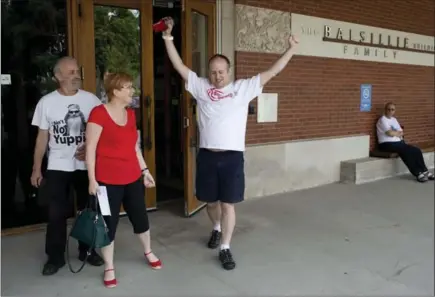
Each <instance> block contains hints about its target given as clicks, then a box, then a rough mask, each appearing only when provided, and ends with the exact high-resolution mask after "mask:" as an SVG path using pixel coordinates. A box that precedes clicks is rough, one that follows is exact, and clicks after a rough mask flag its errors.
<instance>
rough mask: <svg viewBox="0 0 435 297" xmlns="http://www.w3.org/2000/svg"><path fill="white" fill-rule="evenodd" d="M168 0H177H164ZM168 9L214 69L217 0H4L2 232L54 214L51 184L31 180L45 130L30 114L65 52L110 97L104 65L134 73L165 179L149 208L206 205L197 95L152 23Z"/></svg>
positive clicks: (182, 41) (156, 163)
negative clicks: (200, 180) (199, 169)
mask: <svg viewBox="0 0 435 297" xmlns="http://www.w3.org/2000/svg"><path fill="white" fill-rule="evenodd" d="M168 2H171V3H173V4H174V7H173V8H171V9H167V8H166V9H164V8H158V7H157V5H156V4H160V5H163V4H162V3H166V4H167V3H168ZM167 15H169V16H172V17H173V18H174V19H175V20H176V26H175V29H174V32H173V34H174V37H175V43H176V46H177V48H178V50H179V52H180V53H181V54H182V58H183V62H184V63H185V64H186V65H187V66H188V67H189V68H191V69H193V70H194V71H195V72H197V73H198V75H201V76H204V75H206V69H207V62H208V58H209V57H210V56H211V55H213V54H214V53H215V42H214V40H215V36H216V35H215V1H214V0H183V1H179V0H174V1H162V0H159V1H157V0H156V1H153V0H64V1H59V0H20V1H15V0H12V1H1V20H2V26H3V27H4V28H8V30H2V37H1V38H2V74H5V75H10V77H11V83H10V84H2V86H1V124H2V151H1V154H2V161H3V162H2V164H1V166H2V168H1V169H2V173H3V174H2V181H1V184H2V189H1V191H2V193H1V197H2V202H1V203H2V234H11V233H20V232H26V231H30V230H34V229H36V228H41V227H44V226H45V223H46V221H47V215H46V208H45V206H46V201H45V200H44V196H45V195H44V193H43V187H41V189H35V188H33V187H32V186H31V184H30V176H31V171H32V166H33V150H34V145H35V139H36V135H37V129H36V128H33V127H32V126H31V120H32V117H33V111H34V108H35V107H36V104H37V102H38V100H39V99H40V98H41V97H42V96H43V95H45V94H47V93H49V92H51V91H53V90H54V89H55V88H56V84H55V82H54V81H53V72H52V67H53V66H54V64H55V62H56V60H57V59H59V58H61V57H63V56H66V55H71V56H74V57H76V58H77V60H78V62H79V65H80V66H81V70H82V79H83V89H85V90H87V91H90V92H93V93H95V94H96V95H97V96H98V97H99V98H100V99H102V100H103V101H104V100H105V94H104V90H103V88H102V79H103V78H104V73H106V72H110V71H126V72H129V73H130V74H132V75H133V76H134V78H135V81H134V83H135V89H136V91H135V95H134V96H135V100H134V105H133V108H135V110H136V117H137V129H138V134H139V135H140V136H141V137H140V142H141V147H142V150H143V153H144V157H145V160H146V162H147V165H148V168H149V169H150V171H151V173H152V174H153V176H155V177H156V180H157V183H158V184H157V188H153V189H147V190H146V193H145V197H144V199H145V201H146V205H147V209H148V210H154V209H157V206H158V204H157V202H164V201H167V200H172V199H176V200H175V201H180V202H182V201H183V199H181V198H184V203H183V205H180V213H181V212H183V213H184V215H185V216H191V215H193V214H194V213H196V212H197V211H198V210H199V209H201V208H202V207H203V206H204V205H203V204H202V203H200V202H199V201H198V200H197V199H196V197H195V185H194V176H195V157H196V152H197V146H198V143H199V142H198V135H197V134H198V131H197V126H196V112H195V111H196V108H195V100H194V98H191V96H190V95H189V94H188V93H187V92H186V91H185V90H184V82H182V81H181V78H180V77H179V75H178V74H177V73H175V71H174V70H173V69H172V66H171V65H170V63H168V61H166V62H164V61H165V54H166V51H165V50H164V49H163V46H164V43H163V40H161V34H160V33H159V34H154V33H153V31H152V24H153V23H154V22H155V21H158V20H159V19H160V18H161V17H163V16H167ZM23 20H24V21H23ZM18 27H19V29H14V28H18ZM165 65H166V66H165ZM6 81H7V79H6V80H5V82H6ZM166 85H167V86H169V88H167V89H166ZM162 86H163V91H162V90H161V89H162ZM165 115H166V116H165ZM44 165H45V164H43V169H45V167H44ZM43 174H44V172H43ZM72 197H73V196H72ZM179 198H180V199H179ZM121 212H122V210H121ZM73 215H74V204H73V203H72V204H71V216H73ZM23 226H28V227H26V228H23ZM14 227H19V230H18V229H14V230H12V229H10V228H14ZM5 229H9V230H8V231H6V232H5V231H3V230H5Z"/></svg>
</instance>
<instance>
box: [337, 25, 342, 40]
mask: <svg viewBox="0 0 435 297" xmlns="http://www.w3.org/2000/svg"><path fill="white" fill-rule="evenodd" d="M336 38H337V39H341V40H343V31H342V30H341V29H340V28H338V30H337V37H336Z"/></svg>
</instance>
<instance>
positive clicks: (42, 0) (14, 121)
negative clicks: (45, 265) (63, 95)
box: [1, 0, 74, 235]
mask: <svg viewBox="0 0 435 297" xmlns="http://www.w3.org/2000/svg"><path fill="white" fill-rule="evenodd" d="M70 4H71V2H70V0H63V1H62V0H20V1H1V26H2V32H1V77H2V79H1V129H2V130H1V138H2V139H1V140H2V142H1V159H2V162H1V171H2V176H1V185H2V187H1V225H2V235H4V234H12V233H21V232H26V231H30V230H33V229H35V228H39V227H42V226H43V224H44V223H46V221H47V219H48V215H47V211H46V209H47V208H46V206H47V203H48V201H47V200H46V195H43V187H40V188H38V189H36V188H33V187H32V185H31V183H30V176H31V174H32V166H33V153H34V147H35V140H36V136H37V133H38V129H37V128H35V127H33V126H32V125H31V122H32V117H33V113H34V110H35V107H36V104H37V103H38V101H39V99H40V98H41V97H42V96H44V95H46V94H48V93H50V92H52V91H54V90H55V89H56V88H57V85H56V83H55V81H54V80H53V66H54V64H55V63H56V60H57V59H59V58H61V57H63V56H66V55H73V54H74V52H73V48H72V47H71V42H72V38H71V26H70V21H69V20H70V16H71V15H70V13H71V11H70V9H69V7H70ZM45 167H46V160H44V162H43V170H42V171H43V172H42V174H43V176H44V173H45V172H44V171H45V170H44V169H45ZM70 214H71V216H72V215H73V214H74V209H73V207H71V213H70ZM5 229H7V230H6V231H4V230H5Z"/></svg>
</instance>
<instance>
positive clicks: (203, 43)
mask: <svg viewBox="0 0 435 297" xmlns="http://www.w3.org/2000/svg"><path fill="white" fill-rule="evenodd" d="M215 11H216V10H215V4H214V3H208V2H206V1H200V0H185V11H184V14H183V17H184V18H183V28H184V34H185V35H184V36H185V38H184V39H183V40H184V43H183V50H184V51H183V61H184V63H186V65H187V66H188V67H189V68H190V69H192V70H193V71H195V72H196V73H197V74H198V76H201V77H207V76H208V72H207V70H208V59H209V58H210V57H211V56H213V55H214V54H215V38H216V34H215ZM183 97H184V98H185V100H183V119H184V122H183V125H184V132H185V133H184V151H185V154H184V180H185V181H184V184H185V187H184V189H185V192H184V199H185V215H186V216H191V215H193V214H195V213H196V212H198V211H199V210H200V209H201V208H203V207H204V206H205V204H204V203H202V202H200V201H198V199H196V196H195V171H196V154H197V152H198V148H199V134H198V127H197V113H196V100H195V98H192V96H190V94H189V93H187V92H186V91H184V94H183Z"/></svg>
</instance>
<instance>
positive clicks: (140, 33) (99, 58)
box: [77, 0, 156, 213]
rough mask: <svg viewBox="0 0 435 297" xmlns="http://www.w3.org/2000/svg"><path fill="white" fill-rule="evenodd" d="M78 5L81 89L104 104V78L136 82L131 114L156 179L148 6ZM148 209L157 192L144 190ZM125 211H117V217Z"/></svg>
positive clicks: (96, 0)
mask: <svg viewBox="0 0 435 297" xmlns="http://www.w3.org/2000/svg"><path fill="white" fill-rule="evenodd" d="M77 3H78V5H79V10H78V14H79V24H78V26H79V32H82V34H81V35H80V36H79V37H78V43H79V50H78V51H79V61H80V63H81V65H83V66H82V74H83V79H84V87H85V89H86V90H88V91H90V92H93V93H95V94H96V95H97V96H98V98H100V99H101V100H102V101H103V102H105V101H106V100H107V96H106V94H105V92H104V87H103V78H104V75H105V73H107V72H115V71H123V72H126V73H129V74H130V75H132V76H133V78H134V88H135V93H134V97H133V99H134V100H133V104H132V106H131V108H134V109H135V111H136V119H137V131H138V135H140V140H141V141H140V144H141V147H142V150H143V153H144V157H145V161H146V163H147V165H148V168H149V169H150V172H151V173H152V174H153V176H155V173H156V171H155V151H154V112H153V110H154V100H153V99H154V98H153V89H154V76H153V32H152V1H141V0H81V1H79V2H77ZM144 199H145V201H146V205H147V209H148V210H151V209H155V208H156V189H155V188H153V189H147V190H146V193H145V197H144ZM123 212H124V210H123V209H121V213H123Z"/></svg>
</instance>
